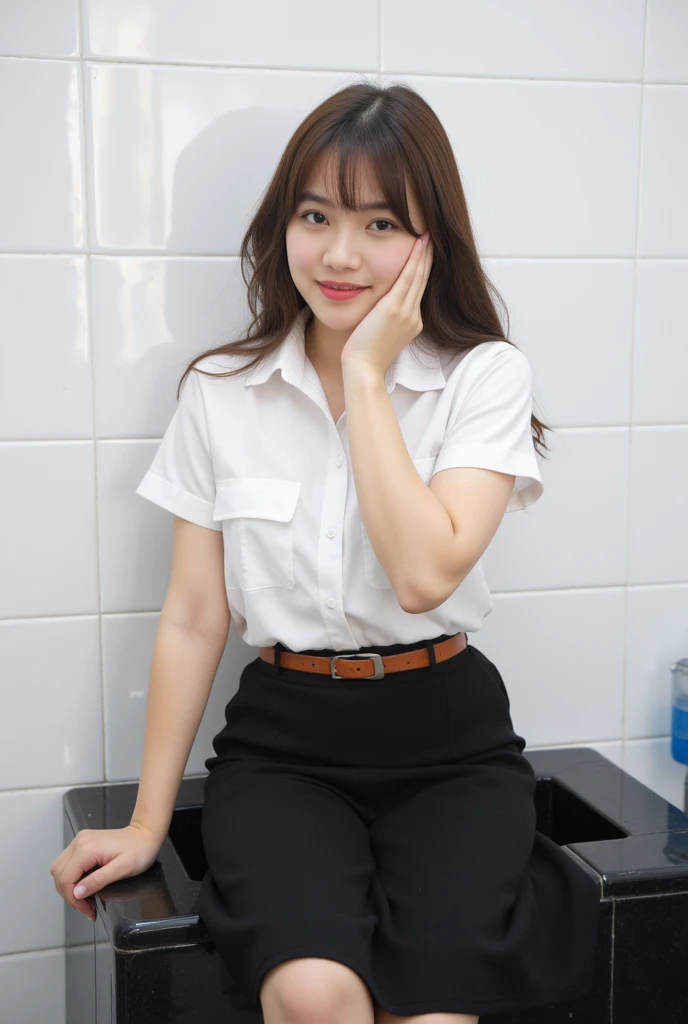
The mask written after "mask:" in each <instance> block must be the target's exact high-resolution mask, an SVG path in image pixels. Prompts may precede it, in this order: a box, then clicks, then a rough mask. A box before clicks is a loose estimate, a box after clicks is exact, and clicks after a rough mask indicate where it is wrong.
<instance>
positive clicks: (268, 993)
mask: <svg viewBox="0 0 688 1024" xmlns="http://www.w3.org/2000/svg"><path fill="white" fill-rule="evenodd" d="M260 1002H261V1006H262V1010H263V1016H264V1018H265V1021H266V1024H322V1021H324V1020H326V1021H332V1022H335V1024H348V1022H350V1021H351V1022H354V1021H355V1022H356V1024H373V1020H374V1013H373V1000H372V996H371V994H370V991H369V989H368V986H367V985H366V984H365V982H364V981H363V979H362V978H361V976H360V975H359V974H358V973H357V972H356V971H354V970H353V969H352V968H351V967H347V966H346V964H342V963H339V961H337V960H328V959H325V958H324V957H297V958H294V959H292V960H285V961H282V963H279V964H276V965H275V966H274V967H271V968H270V970H269V971H268V972H267V973H266V975H265V977H264V978H263V981H262V983H261V987H260Z"/></svg>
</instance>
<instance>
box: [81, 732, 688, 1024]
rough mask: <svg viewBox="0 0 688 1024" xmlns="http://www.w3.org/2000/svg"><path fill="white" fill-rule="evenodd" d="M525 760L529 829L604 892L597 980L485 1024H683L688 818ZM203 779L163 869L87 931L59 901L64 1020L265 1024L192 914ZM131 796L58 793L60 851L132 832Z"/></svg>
mask: <svg viewBox="0 0 688 1024" xmlns="http://www.w3.org/2000/svg"><path fill="white" fill-rule="evenodd" d="M524 753H525V756H526V757H527V758H528V760H529V761H530V763H531V764H532V766H533V769H534V771H535V774H536V776H537V789H536V810H537V828H538V830H539V831H540V832H542V833H543V834H545V835H547V836H549V837H550V838H551V839H553V840H554V842H556V843H558V845H560V846H562V847H563V848H564V849H566V851H567V852H568V854H569V855H570V856H571V857H572V858H573V859H575V860H576V862H577V863H578V864H579V866H580V869H581V870H582V871H586V872H588V873H590V874H592V875H593V877H595V879H596V880H597V881H598V884H599V885H600V893H601V900H602V903H603V906H602V908H601V909H602V918H601V921H602V923H601V926H600V932H599V935H598V944H597V956H596V974H595V980H594V983H593V986H592V989H591V991H590V992H589V993H588V994H587V995H586V996H585V997H583V998H582V999H579V1000H577V1001H575V1002H572V1003H570V1004H569V1003H558V1004H556V1005H554V1006H550V1007H545V1008H542V1009H538V1010H530V1011H519V1012H518V1013H509V1014H499V1015H483V1016H481V1018H480V1020H481V1024H485V1022H492V1024H545V1022H548V1024H559V1022H564V1021H566V1022H569V1021H579V1022H581V1024H583V1022H586V1024H597V1022H598V1021H599V1022H602V1021H604V1022H605V1024H652V1022H654V1021H658V1022H659V1021H661V1022H662V1024H673V1022H676V1024H686V1022H688V994H687V993H688V986H687V985H686V983H685V981H684V975H685V973H686V972H685V970H684V967H683V963H684V960H685V956H686V950H687V949H688V817H687V816H686V815H685V814H684V813H683V811H682V810H681V809H679V808H678V807H674V806H673V805H672V804H669V803H668V802H667V801H665V800H663V799H662V798H661V797H659V796H658V795H657V794H656V793H654V792H653V791H652V790H650V789H648V788H647V787H646V786H643V785H642V784H641V783H639V782H637V781H636V780H635V779H633V778H631V777H630V776H629V775H627V774H626V773H625V772H623V771H622V770H621V769H619V768H617V767H616V766H615V765H614V764H612V763H611V762H610V761H607V760H606V758H604V757H602V756H601V755H600V754H598V753H597V752H596V751H594V750H592V749H590V748H587V747H576V748H569V749H553V750H537V751H532V752H529V751H527V750H526V751H525V752H524ZM204 781H205V776H202V777H194V778H186V779H184V780H183V781H182V784H181V786H180V790H179V794H178V797H177V802H176V807H175V811H174V815H173V820H172V823H171V827H170V831H169V835H168V837H167V839H166V841H165V843H164V845H163V847H162V849H161V851H160V854H159V857H158V860H157V861H156V863H155V864H154V865H153V866H152V867H151V868H149V869H148V871H146V872H144V873H143V874H141V875H137V876H135V877H134V878H128V879H122V880H120V881H119V882H115V883H113V884H112V885H109V886H107V887H106V888H105V889H103V890H101V892H99V893H98V894H97V896H96V898H95V904H96V908H97V912H98V919H97V922H96V923H95V924H92V923H91V922H89V921H88V920H87V919H86V918H85V917H84V916H83V915H81V914H78V913H77V912H76V911H74V910H73V909H72V908H71V907H69V906H68V905H66V904H65V913H66V915H67V1004H68V1005H67V1021H68V1022H69V1024H94V1022H95V1024H115V1022H117V1024H120V1022H127V1024H144V1022H145V1024H157V1022H158V1021H159V1022H160V1024H163V1022H164V1024H172V1022H174V1024H210V1022H211V1021H212V1022H217V1024H219V1022H228V1024H229V1022H237V1024H239V1022H245V1024H249V1022H251V1024H260V1021H261V1020H262V1015H261V1014H260V1013H256V1012H255V1011H253V1010H251V1009H250V1008H248V1007H247V1005H246V1003H245V1001H244V999H243V997H242V995H241V994H240V993H239V992H237V991H236V990H235V989H234V987H233V982H232V978H231V976H230V974H229V973H228V971H227V969H226V967H225V966H224V965H223V964H222V962H221V961H220V958H219V956H218V954H217V951H216V949H215V946H214V944H213V943H212V941H211V940H210V938H209V936H208V934H207V932H206V930H205V928H204V926H203V925H202V923H201V922H200V921H199V918H198V913H197V898H198V892H199V888H200V882H201V879H202V878H203V875H204V873H205V871H206V861H205V856H204V853H203V844H202V840H201V831H200V821H201V806H202V802H203V786H204ZM137 788H138V787H137V784H136V783H127V784H114V785H104V786H103V785H101V786H88V787H78V788H75V789H71V790H69V791H68V792H66V793H65V796H64V829H65V836H64V838H65V845H66V844H68V843H69V842H70V841H71V839H72V838H73V837H74V835H75V834H76V833H77V832H78V831H79V830H80V829H82V828H96V829H99V828H121V827H123V826H124V825H127V824H128V823H129V821H130V819H131V814H132V811H133V808H134V804H135V801H136V795H137ZM612 997H613V998H612Z"/></svg>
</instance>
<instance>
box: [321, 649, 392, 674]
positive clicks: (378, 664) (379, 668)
mask: <svg viewBox="0 0 688 1024" xmlns="http://www.w3.org/2000/svg"><path fill="white" fill-rule="evenodd" d="M337 658H372V660H373V664H374V665H375V675H372V676H364V677H363V678H364V679H382V678H383V676H384V674H385V667H384V665H383V664H382V655H381V654H376V653H375V652H374V651H370V652H369V653H364V652H363V651H361V652H359V653H357V654H335V655H333V656H332V657H331V658H330V673H331V675H332V678H333V679H345V678H346V676H338V675H337V667H336V665H335V664H334V663H335V661H336V660H337Z"/></svg>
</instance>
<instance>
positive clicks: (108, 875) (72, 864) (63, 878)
mask: <svg viewBox="0 0 688 1024" xmlns="http://www.w3.org/2000/svg"><path fill="white" fill-rule="evenodd" d="M164 841H165V839H164V837H163V838H162V839H160V837H159V836H158V835H155V834H154V833H152V832H149V831H148V830H147V829H145V828H143V827H142V826H141V825H134V824H131V825H126V826H125V827H124V828H100V829H98V828H95V829H94V828H82V829H81V831H80V832H77V834H76V835H75V836H74V838H73V839H72V841H71V843H70V844H69V846H68V847H66V849H64V850H63V851H62V853H61V854H60V855H59V857H56V858H55V860H54V861H53V862H52V864H51V865H50V874H51V875H52V876H53V881H54V882H55V888H56V889H57V891H58V892H59V894H60V896H61V897H62V899H63V900H65V901H66V902H67V903H69V905H70V906H71V907H74V909H75V910H78V911H79V912H80V913H81V914H85V915H86V917H88V918H90V920H91V921H95V919H96V911H95V907H94V906H93V905H92V904H91V903H90V902H89V896H92V895H93V894H94V893H96V892H98V891H99V890H100V889H102V888H103V887H104V886H106V885H109V884H110V882H115V881H117V879H119V878H129V877H131V876H132V875H140V874H141V872H143V871H145V870H146V869H147V868H149V867H150V866H151V864H154V863H155V861H156V859H157V856H158V854H159V852H160V850H161V848H162V845H163V843H164ZM96 867H98V870H95V871H93V870H92V869H93V868H96ZM85 872H91V873H90V874H87V875H86V877H83V876H84V873H85ZM80 885H83V886H84V887H85V892H84V893H82V894H81V896H78V895H76V894H75V892H74V890H75V888H76V887H78V886H80Z"/></svg>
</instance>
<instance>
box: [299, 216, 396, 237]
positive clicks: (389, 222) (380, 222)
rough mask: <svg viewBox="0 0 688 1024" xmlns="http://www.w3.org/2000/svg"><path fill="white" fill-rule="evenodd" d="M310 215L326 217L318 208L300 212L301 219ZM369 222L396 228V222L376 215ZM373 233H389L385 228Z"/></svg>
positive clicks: (393, 229) (318, 222)
mask: <svg viewBox="0 0 688 1024" xmlns="http://www.w3.org/2000/svg"><path fill="white" fill-rule="evenodd" d="M311 216H312V217H322V218H323V220H327V218H326V217H325V214H324V213H320V212H319V211H318V210H309V211H308V213H303V214H301V219H302V220H307V218H308V217H311ZM308 223H309V224H312V223H313V221H312V220H311V221H308ZM316 223H317V224H322V221H316ZM371 223H372V224H388V225H389V228H391V229H392V231H396V230H397V226H396V224H393V223H392V221H391V220H384V219H383V218H382V217H377V218H376V219H375V220H374V221H371ZM375 234H377V235H386V234H389V230H388V229H385V230H383V231H376V232H375Z"/></svg>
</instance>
